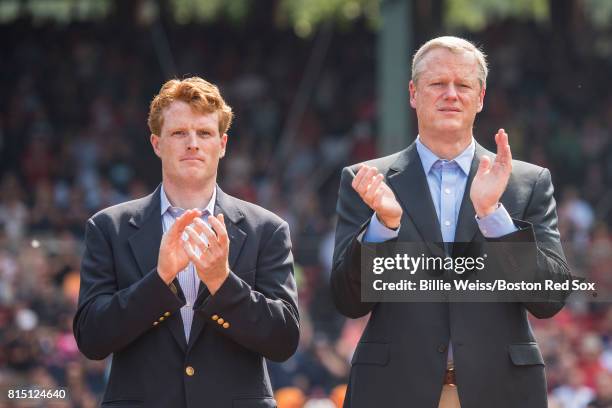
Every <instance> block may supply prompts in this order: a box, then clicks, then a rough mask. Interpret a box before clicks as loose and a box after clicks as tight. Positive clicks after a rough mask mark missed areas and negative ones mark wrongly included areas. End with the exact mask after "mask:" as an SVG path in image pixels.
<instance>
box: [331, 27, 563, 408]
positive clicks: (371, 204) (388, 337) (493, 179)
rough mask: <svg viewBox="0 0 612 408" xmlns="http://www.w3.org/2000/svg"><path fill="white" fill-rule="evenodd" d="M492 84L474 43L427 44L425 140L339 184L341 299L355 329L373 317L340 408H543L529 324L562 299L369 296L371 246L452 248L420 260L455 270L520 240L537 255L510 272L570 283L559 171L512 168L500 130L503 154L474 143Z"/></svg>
mask: <svg viewBox="0 0 612 408" xmlns="http://www.w3.org/2000/svg"><path fill="white" fill-rule="evenodd" d="M487 74H488V70H487V64H486V58H485V56H484V54H483V53H482V52H481V51H480V50H479V49H478V48H476V47H475V46H474V45H473V44H472V43H470V42H469V41H466V40H464V39H461V38H457V37H439V38H435V39H433V40H430V41H429V42H427V43H425V44H424V45H423V46H422V47H421V48H420V49H419V50H418V51H417V52H416V54H415V56H414V60H413V65H412V80H411V81H410V104H411V106H412V107H413V108H414V109H415V110H416V115H417V120H418V130H419V134H418V137H417V138H416V141H415V142H414V143H412V144H411V145H410V146H408V147H407V148H406V149H404V150H402V151H400V152H398V153H395V154H392V155H390V156H387V157H383V158H379V159H375V160H372V161H369V162H365V163H359V164H356V165H353V166H349V167H346V168H345V169H344V170H343V172H342V179H341V182H340V191H339V197H338V204H337V212H338V225H337V230H336V242H335V249H334V263H333V270H332V276H331V288H332V293H333V298H334V301H335V303H336V306H337V307H338V309H339V311H340V312H341V313H342V314H344V315H346V316H348V317H351V318H357V317H361V316H364V315H366V314H368V313H371V316H370V320H369V322H368V326H367V328H366V329H365V331H364V333H363V335H362V338H361V341H360V343H359V345H358V346H357V349H356V350H355V354H354V356H353V359H352V370H351V376H350V382H349V387H348V390H347V395H346V399H345V405H344V406H345V407H351V408H359V407H364V408H365V407H373V406H383V407H385V408H393V407H418V408H428V407H432V408H435V407H440V408H450V407H453V408H454V407H464V408H481V407H482V408H490V407H496V408H506V407H507V408H518V407H521V408H545V407H546V404H547V403H546V379H545V374H544V361H543V359H542V355H541V353H540V350H539V348H538V345H537V343H536V341H535V338H534V336H533V333H532V330H531V327H530V325H529V322H528V320H527V313H526V312H527V311H529V312H530V313H531V314H533V315H534V316H536V317H538V318H548V317H552V316H553V315H554V314H556V313H557V312H558V311H559V310H560V309H561V308H562V307H563V301H564V298H563V297H560V298H557V299H555V300H554V301H549V302H530V301H522V302H490V303H475V302H463V303H459V302H420V303H419V302H405V303H397V302H370V301H364V300H363V299H362V297H361V293H362V292H361V289H362V287H361V286H362V276H361V263H362V252H363V251H362V249H363V248H364V244H365V243H381V242H387V241H399V242H404V243H406V242H421V243H426V244H434V243H444V245H443V246H440V247H439V248H440V251H441V253H442V255H439V254H437V253H436V252H435V251H433V250H432V252H431V253H428V254H425V255H426V256H447V257H449V256H450V257H453V258H457V257H459V256H462V255H463V251H465V250H466V247H468V248H471V247H470V246H472V247H473V246H477V245H482V244H489V243H492V242H497V243H499V245H502V246H504V245H506V247H504V248H507V247H509V245H510V243H516V242H520V243H522V244H521V245H525V247H526V248H527V249H528V251H527V252H526V253H525V254H524V255H523V256H515V255H512V254H509V255H507V257H506V258H503V260H504V262H505V263H506V264H507V265H512V266H513V269H512V271H519V270H522V269H523V268H524V269H532V270H536V271H537V276H539V277H546V278H550V279H552V280H557V281H558V280H562V279H564V278H567V277H568V276H569V270H568V266H567V262H566V260H565V256H564V254H563V250H562V248H561V245H560V237H559V232H558V229H557V215H556V209H555V200H554V198H553V186H552V182H551V176H550V172H549V171H548V170H547V169H544V168H541V167H538V166H535V165H532V164H528V163H525V162H521V161H517V160H512V154H511V150H510V145H509V143H508V134H507V133H506V132H505V131H504V129H499V131H498V132H497V134H496V135H495V143H496V145H497V154H493V153H491V152H489V151H487V150H486V149H484V148H483V147H482V146H480V145H479V144H478V143H476V141H475V140H474V136H473V126H474V120H475V117H476V114H477V113H479V112H480V111H481V110H482V108H483V103H484V96H485V91H486V80H487ZM457 243H462V244H461V245H458V244H457ZM427 247H435V245H428V246H427ZM515 265H518V266H515ZM508 269H510V267H509V266H508Z"/></svg>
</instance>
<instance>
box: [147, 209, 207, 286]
mask: <svg viewBox="0 0 612 408" xmlns="http://www.w3.org/2000/svg"><path fill="white" fill-rule="evenodd" d="M201 215H202V212H201V211H200V210H187V211H185V212H184V213H183V215H181V216H180V217H178V218H177V219H176V221H175V222H174V224H173V225H172V227H170V229H169V230H168V231H166V233H165V234H164V235H163V237H162V240H161V244H160V246H159V258H158V259H157V273H158V274H159V276H160V277H161V278H162V280H163V281H164V282H166V285H169V284H170V282H172V280H173V279H174V277H175V276H176V275H177V274H178V273H179V272H180V271H182V270H183V269H185V268H186V267H187V265H188V264H189V257H188V256H187V253H186V252H185V249H184V248H183V238H182V236H183V231H184V230H185V227H187V226H188V225H189V224H191V222H192V221H193V220H194V219H195V218H196V217H199V216H201Z"/></svg>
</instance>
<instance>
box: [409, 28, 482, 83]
mask: <svg viewBox="0 0 612 408" xmlns="http://www.w3.org/2000/svg"><path fill="white" fill-rule="evenodd" d="M436 48H444V49H447V50H449V51H452V52H454V53H458V54H459V53H464V52H467V53H471V54H472V55H474V57H476V61H477V62H478V68H479V69H478V71H479V72H478V80H479V81H480V86H481V87H485V86H486V85H487V75H488V74H489V69H488V68H487V57H486V55H485V54H484V53H483V52H482V51H481V50H480V49H478V47H476V46H475V45H474V44H472V43H471V42H469V41H468V40H464V39H463V38H459V37H451V36H445V37H437V38H434V39H432V40H429V41H427V42H426V43H425V44H423V45H422V46H421V48H419V49H418V51H417V52H416V53H415V54H414V58H413V59H412V80H413V81H414V82H415V83H416V82H417V80H418V78H419V75H420V73H421V71H420V70H419V69H418V68H419V64H420V63H421V61H422V60H423V57H425V54H427V53H428V52H429V51H431V50H433V49H436Z"/></svg>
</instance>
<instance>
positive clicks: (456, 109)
mask: <svg viewBox="0 0 612 408" xmlns="http://www.w3.org/2000/svg"><path fill="white" fill-rule="evenodd" d="M438 111H440V112H445V113H459V112H461V109H459V108H439V109H438Z"/></svg>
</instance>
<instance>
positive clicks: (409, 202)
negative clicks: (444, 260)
mask: <svg viewBox="0 0 612 408" xmlns="http://www.w3.org/2000/svg"><path fill="white" fill-rule="evenodd" d="M390 170H391V171H390V172H389V173H390V174H388V175H387V180H388V182H389V186H390V187H391V189H393V191H394V192H395V195H396V197H397V198H398V200H399V202H400V204H401V205H402V207H403V208H404V211H405V215H406V216H407V217H408V218H409V219H410V220H411V221H412V222H413V224H414V225H415V226H416V229H417V231H418V232H419V234H420V235H421V237H422V238H423V240H424V241H425V244H426V245H427V247H428V248H429V249H430V250H431V252H432V253H433V254H434V255H437V256H442V257H443V256H444V248H443V246H442V242H443V240H442V233H441V231H440V223H439V222H438V216H437V215H436V210H435V208H434V205H433V201H432V199H431V193H430V191H429V186H428V184H427V179H426V177H425V172H424V171H423V165H422V164H421V159H420V158H419V155H418V152H417V149H416V144H415V143H412V144H411V145H410V146H408V148H406V150H404V151H403V152H402V154H401V155H400V156H399V157H398V159H397V160H396V161H395V163H393V164H392V165H391V167H390ZM400 236H401V232H400Z"/></svg>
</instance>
